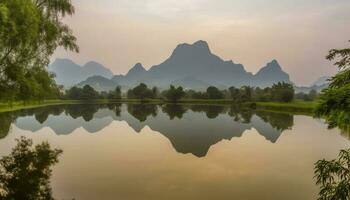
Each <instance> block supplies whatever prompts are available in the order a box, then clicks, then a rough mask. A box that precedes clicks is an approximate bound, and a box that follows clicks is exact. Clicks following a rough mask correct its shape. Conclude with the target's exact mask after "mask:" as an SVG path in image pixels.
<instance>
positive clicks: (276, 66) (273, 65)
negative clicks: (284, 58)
mask: <svg viewBox="0 0 350 200" xmlns="http://www.w3.org/2000/svg"><path fill="white" fill-rule="evenodd" d="M266 68H274V69H278V70H282V68H281V66H280V64H279V63H278V61H277V60H276V59H273V60H272V61H271V62H269V63H267V65H266Z"/></svg>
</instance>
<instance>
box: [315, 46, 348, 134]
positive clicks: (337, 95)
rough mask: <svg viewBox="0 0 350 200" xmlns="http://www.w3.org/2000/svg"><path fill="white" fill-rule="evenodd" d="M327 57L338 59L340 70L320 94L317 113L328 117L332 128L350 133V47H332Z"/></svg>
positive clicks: (337, 63) (336, 63)
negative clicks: (338, 128)
mask: <svg viewBox="0 0 350 200" xmlns="http://www.w3.org/2000/svg"><path fill="white" fill-rule="evenodd" d="M326 58H327V59H328V60H331V61H332V60H336V62H335V65H336V66H337V67H338V69H339V72H338V73H337V74H336V75H335V76H333V77H332V78H331V80H330V85H329V87H328V88H327V89H325V90H323V91H322V93H321V94H320V97H319V104H318V105H317V108H316V114H317V115H318V116H321V117H324V118H326V120H327V122H328V123H329V125H330V127H331V128H333V127H336V126H338V127H340V128H341V129H342V130H343V131H345V132H348V133H350V125H349V124H350V48H345V49H332V50H330V51H329V54H328V56H327V57H326Z"/></svg>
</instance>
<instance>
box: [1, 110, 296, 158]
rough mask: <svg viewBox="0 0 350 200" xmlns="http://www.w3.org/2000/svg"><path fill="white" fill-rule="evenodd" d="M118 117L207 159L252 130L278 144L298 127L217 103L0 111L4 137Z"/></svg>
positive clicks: (99, 124)
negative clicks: (220, 145)
mask: <svg viewBox="0 0 350 200" xmlns="http://www.w3.org/2000/svg"><path fill="white" fill-rule="evenodd" d="M113 121H125V122H126V123H127V124H128V125H129V126H130V127H131V128H133V129H134V130H135V131H136V132H138V133H139V132H140V131H141V130H142V129H143V128H144V127H145V126H148V127H149V128H151V129H152V130H154V131H157V132H159V133H161V134H162V135H164V136H165V137H167V138H168V139H169V140H170V142H171V144H172V146H173V147H174V149H175V150H176V151H177V152H179V153H184V154H187V153H191V154H193V155H195V156H197V157H204V156H205V155H206V154H207V152H208V150H209V148H210V147H211V146H212V145H214V144H216V143H218V142H219V141H221V140H224V139H225V140H230V139H232V138H233V137H241V136H242V134H243V133H244V131H246V130H249V129H252V128H254V129H256V130H257V132H258V133H259V134H260V135H262V136H263V137H265V139H266V140H268V141H270V142H272V143H275V142H277V140H278V138H279V137H280V136H281V134H282V133H283V131H284V130H287V129H291V128H292V126H293V115H291V114H285V113H273V112H265V111H256V110H249V109H239V108H238V107H237V106H216V105H215V106H214V105H175V104H164V105H155V104H106V105H96V104H86V105H61V106H50V107H45V108H38V109H30V110H22V111H16V112H9V113H2V114H0V123H1V124H0V139H1V138H5V137H6V136H7V135H8V134H9V132H10V127H11V124H12V123H14V124H15V126H17V127H18V128H20V129H23V130H29V131H32V132H37V131H39V130H40V129H42V128H44V127H49V128H51V129H52V130H53V131H54V132H55V133H56V134H58V135H68V134H70V133H72V132H73V131H74V130H76V129H77V128H80V127H82V128H84V129H85V130H86V131H88V132H89V133H96V132H99V131H100V130H102V129H103V128H104V127H106V126H108V125H110V124H111V123H112V122H113Z"/></svg>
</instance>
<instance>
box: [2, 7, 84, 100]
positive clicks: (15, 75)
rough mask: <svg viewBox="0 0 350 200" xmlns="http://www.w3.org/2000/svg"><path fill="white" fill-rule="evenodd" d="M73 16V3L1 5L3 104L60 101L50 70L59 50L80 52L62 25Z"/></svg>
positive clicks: (67, 30)
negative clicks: (50, 64)
mask: <svg viewBox="0 0 350 200" xmlns="http://www.w3.org/2000/svg"><path fill="white" fill-rule="evenodd" d="M73 13H74V7H73V5H72V4H71V1H70V0H58V1H52V0H41V1H33V0H2V1H1V2H0V91H1V93H0V101H9V102H12V101H29V100H46V99H57V98H58V97H59V93H60V88H59V87H58V86H57V85H56V83H55V81H54V79H53V76H54V75H53V74H50V73H49V72H48V71H47V66H48V64H49V62H50V56H51V55H52V54H53V53H54V51H55V50H56V48H58V47H63V48H65V49H67V50H71V51H75V52H78V50H79V49H78V46H77V45H76V38H75V37H74V36H73V34H72V30H71V29H70V28H69V27H68V26H67V25H66V24H64V23H63V21H62V18H63V17H64V16H66V15H72V14H73Z"/></svg>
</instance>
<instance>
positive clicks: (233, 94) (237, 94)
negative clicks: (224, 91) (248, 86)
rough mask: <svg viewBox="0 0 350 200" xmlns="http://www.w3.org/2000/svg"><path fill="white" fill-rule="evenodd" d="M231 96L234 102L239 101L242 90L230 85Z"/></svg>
mask: <svg viewBox="0 0 350 200" xmlns="http://www.w3.org/2000/svg"><path fill="white" fill-rule="evenodd" d="M228 90H229V92H230V96H231V98H232V100H233V101H234V102H239V101H240V98H241V97H240V90H239V89H238V88H235V87H230V88H229V89H228Z"/></svg>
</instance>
